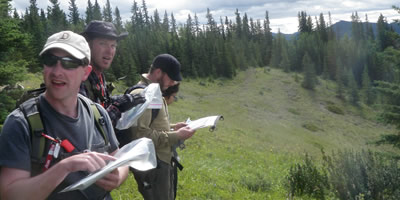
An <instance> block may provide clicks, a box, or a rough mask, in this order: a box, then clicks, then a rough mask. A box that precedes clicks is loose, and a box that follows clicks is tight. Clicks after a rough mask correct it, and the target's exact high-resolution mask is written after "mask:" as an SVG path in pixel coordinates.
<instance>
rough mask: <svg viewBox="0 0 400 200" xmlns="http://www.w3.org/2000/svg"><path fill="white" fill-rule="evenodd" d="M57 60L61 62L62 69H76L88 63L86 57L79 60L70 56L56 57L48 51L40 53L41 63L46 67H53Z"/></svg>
mask: <svg viewBox="0 0 400 200" xmlns="http://www.w3.org/2000/svg"><path fill="white" fill-rule="evenodd" d="M57 61H60V62H61V66H62V67H63V68H64V69H76V68H78V67H79V66H86V65H88V64H89V61H88V60H87V59H83V60H79V59H76V58H71V57H58V56H55V55H53V54H50V53H46V54H43V55H42V63H43V64H45V65H46V66H48V67H55V66H56V64H57Z"/></svg>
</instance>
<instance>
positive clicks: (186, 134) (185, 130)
mask: <svg viewBox="0 0 400 200" xmlns="http://www.w3.org/2000/svg"><path fill="white" fill-rule="evenodd" d="M195 132H196V131H195V130H193V129H191V128H189V127H188V126H185V127H182V128H180V129H178V132H177V135H178V137H179V139H180V140H186V139H189V138H191V137H192V136H193V135H194V133H195Z"/></svg>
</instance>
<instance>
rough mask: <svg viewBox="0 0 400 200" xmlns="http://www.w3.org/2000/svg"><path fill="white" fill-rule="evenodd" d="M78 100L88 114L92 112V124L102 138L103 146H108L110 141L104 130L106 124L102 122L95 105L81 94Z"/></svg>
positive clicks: (102, 118) (102, 119)
mask: <svg viewBox="0 0 400 200" xmlns="http://www.w3.org/2000/svg"><path fill="white" fill-rule="evenodd" d="M78 99H81V100H82V102H83V105H84V106H85V107H86V109H87V110H88V111H89V112H90V110H91V111H92V112H91V113H92V114H93V117H94V124H95V125H96V128H97V130H99V131H100V133H101V136H103V139H104V141H105V144H106V145H108V144H109V142H110V141H109V138H108V135H107V133H106V131H105V130H106V128H105V126H106V122H105V120H104V117H103V116H102V115H101V113H100V111H99V109H98V108H97V106H96V104H95V103H94V102H93V101H91V100H90V99H88V98H87V97H85V96H83V95H81V94H78ZM89 109H90V110H89Z"/></svg>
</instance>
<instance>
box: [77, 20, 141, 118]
mask: <svg viewBox="0 0 400 200" xmlns="http://www.w3.org/2000/svg"><path fill="white" fill-rule="evenodd" d="M82 35H83V36H84V37H85V38H86V40H87V41H88V43H89V46H90V49H91V56H92V60H91V63H90V64H91V65H92V67H93V70H92V72H91V73H90V75H89V77H88V79H87V80H86V81H85V82H83V83H82V85H81V88H80V91H79V92H80V93H81V94H82V95H84V96H86V97H88V98H89V99H91V100H92V101H94V102H96V103H99V104H100V105H102V106H103V107H104V108H106V110H107V112H108V114H109V116H110V118H111V121H112V122H113V125H116V124H115V123H116V122H117V121H118V119H119V118H120V117H121V113H122V112H125V111H127V110H129V109H131V108H132V107H134V106H136V105H137V104H140V103H143V102H144V101H145V98H144V97H142V96H141V95H139V94H138V95H129V94H125V95H117V96H111V90H110V87H109V86H107V83H106V80H105V76H104V71H105V70H107V69H108V68H110V66H111V63H112V61H113V59H114V56H115V51H116V48H117V42H118V41H119V40H121V39H123V38H125V37H126V36H127V35H128V33H127V32H124V33H121V34H118V33H117V29H116V28H115V26H114V24H112V23H111V22H105V21H98V20H93V21H91V22H90V23H89V25H88V26H87V27H86V29H85V31H84V32H83V33H82Z"/></svg>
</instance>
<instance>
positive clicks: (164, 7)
mask: <svg viewBox="0 0 400 200" xmlns="http://www.w3.org/2000/svg"><path fill="white" fill-rule="evenodd" d="M94 1H95V0H91V2H92V3H94ZM59 2H60V5H61V8H62V9H64V11H65V12H68V6H69V0H59ZM87 2H88V1H87V0H76V3H77V5H78V7H79V9H80V14H81V15H83V14H84V13H85V9H86V6H87ZM98 2H99V4H100V5H101V6H103V5H105V2H106V0H98ZM136 2H137V3H138V4H139V5H142V0H137V1H136ZM110 3H111V6H112V7H113V9H114V8H115V7H118V9H119V10H120V12H121V16H122V18H123V19H125V20H127V19H129V18H130V16H131V13H130V10H131V7H132V4H133V0H110ZM11 4H12V6H13V8H17V10H19V11H20V12H25V8H26V7H28V6H29V1H28V0H13V1H12V2H11ZM37 4H38V7H39V8H43V9H45V10H46V8H47V6H48V5H51V4H50V2H49V1H45V0H37ZM146 4H147V8H148V10H149V12H150V14H151V15H153V12H154V10H155V9H157V10H158V12H159V13H160V15H161V17H162V16H164V12H165V11H167V12H168V14H171V12H173V13H174V17H175V18H176V19H177V21H178V23H185V21H186V19H187V17H188V14H190V15H191V16H192V18H193V16H194V14H195V13H196V14H197V17H198V18H199V20H200V22H205V20H206V18H205V16H206V11H207V8H209V9H210V10H211V14H212V15H213V17H214V19H215V20H216V21H217V22H219V19H220V17H223V18H225V16H228V18H229V19H231V20H232V21H235V16H234V13H235V10H236V9H239V12H240V13H241V16H243V15H244V13H247V16H248V17H249V18H250V17H251V18H253V20H254V21H255V20H257V19H260V20H263V19H264V18H265V11H268V12H269V18H270V21H271V28H272V31H273V32H277V31H278V29H279V30H280V31H281V32H283V33H293V32H296V31H297V26H298V22H297V14H298V12H299V11H306V12H307V14H308V15H311V16H312V17H313V19H314V16H319V14H320V13H323V14H324V17H325V20H326V21H328V12H330V13H331V18H332V22H333V23H335V22H337V21H340V20H345V21H350V20H351V19H350V17H351V14H352V13H354V12H357V13H358V15H359V16H360V18H361V19H362V21H365V15H366V14H367V15H368V19H369V21H370V22H376V21H377V19H378V17H379V15H380V14H381V13H382V14H383V16H385V17H386V18H387V20H388V22H392V21H393V19H400V14H399V13H397V12H396V11H395V10H393V9H392V5H396V6H400V3H399V2H398V1H394V0H378V1H377V0H360V1H354V0H345V1H341V0H230V1H227V0H146Z"/></svg>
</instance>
